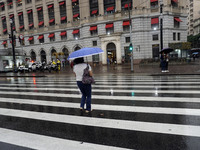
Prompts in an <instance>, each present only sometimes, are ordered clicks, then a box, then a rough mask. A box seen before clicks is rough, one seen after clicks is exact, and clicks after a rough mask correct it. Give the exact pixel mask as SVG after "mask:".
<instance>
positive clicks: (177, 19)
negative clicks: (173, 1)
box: [174, 17, 182, 22]
mask: <svg viewBox="0 0 200 150" xmlns="http://www.w3.org/2000/svg"><path fill="white" fill-rule="evenodd" d="M174 20H176V21H178V22H182V20H181V19H179V18H178V17H174Z"/></svg>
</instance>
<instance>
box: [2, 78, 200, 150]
mask: <svg viewBox="0 0 200 150" xmlns="http://www.w3.org/2000/svg"><path fill="white" fill-rule="evenodd" d="M96 81H97V84H95V85H92V88H93V89H92V109H94V110H93V111H92V113H91V114H90V115H88V114H86V113H83V114H82V113H81V112H80V110H79V107H80V99H81V94H80V92H79V89H78V88H77V85H76V82H75V79H74V77H65V78H63V77H56V78H55V77H48V78H23V79H22V78H21V79H13V78H9V79H5V81H2V80H1V83H0V122H3V123H2V124H0V142H3V143H7V144H11V145H16V146H19V147H25V148H32V149H48V150H51V149H52V150H56V149H63V150H65V149H66V147H67V149H72V150H73V149H74V150H77V149H85V150H90V149H95V150H96V149H97V150H98V149H99V150H100V149H110V150H111V149H148V147H151V149H155V150H156V149H163V146H164V145H162V144H158V145H154V144H152V143H149V141H151V140H152V141H154V140H155V141H159V142H158V143H163V142H166V143H168V144H169V145H170V144H172V143H170V142H172V141H175V140H176V146H177V147H176V146H175V147H169V148H166V147H165V148H166V149H178V148H180V147H181V146H182V145H183V144H182V143H183V142H186V141H190V142H189V143H186V144H187V147H188V148H189V149H193V148H194V147H195V148H196V149H198V148H200V144H199V142H196V140H197V139H199V138H200V127H199V124H200V77H199V76H193V78H191V76H184V77H183V76H176V77H174V76H169V77H167V76H165V77H151V76H120V75H118V76H117V75H116V76H114V77H108V76H105V75H104V76H97V77H96ZM139 139H143V140H142V141H141V140H139ZM183 139H186V140H183ZM22 141H24V142H22ZM191 142H193V143H194V144H193V145H191ZM58 143H59V144H58ZM151 144H152V145H151ZM0 146H1V144H0Z"/></svg>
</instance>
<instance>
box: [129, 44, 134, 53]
mask: <svg viewBox="0 0 200 150" xmlns="http://www.w3.org/2000/svg"><path fill="white" fill-rule="evenodd" d="M129 50H130V51H133V45H132V43H130V45H129Z"/></svg>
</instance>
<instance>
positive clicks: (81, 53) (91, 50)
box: [67, 47, 103, 60]
mask: <svg viewBox="0 0 200 150" xmlns="http://www.w3.org/2000/svg"><path fill="white" fill-rule="evenodd" d="M100 53H103V50H102V49H100V48H97V47H85V48H82V49H79V50H77V51H74V52H72V53H71V54H70V55H69V57H68V58H67V59H68V60H72V59H75V58H80V57H86V56H92V55H97V54H100Z"/></svg>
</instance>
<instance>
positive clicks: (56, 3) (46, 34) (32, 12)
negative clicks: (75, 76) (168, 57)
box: [0, 0, 187, 64]
mask: <svg viewBox="0 0 200 150" xmlns="http://www.w3.org/2000/svg"><path fill="white" fill-rule="evenodd" d="M186 1H187V0H163V13H162V15H161V14H160V4H161V2H162V0H161V1H160V0H109V1H108V0H5V1H2V2H0V17H1V19H0V34H1V36H0V42H1V43H2V44H0V49H3V48H4V49H6V48H10V47H11V43H10V39H9V33H10V31H11V28H12V30H15V35H16V41H15V45H16V48H21V49H22V52H23V54H26V55H27V56H30V57H31V58H32V59H33V60H35V61H43V60H45V61H47V62H49V61H51V60H52V59H54V58H55V57H54V56H53V54H54V53H55V52H57V53H60V52H63V53H64V56H62V58H67V57H68V55H69V54H70V53H71V52H73V51H75V50H78V49H80V48H83V47H100V48H102V49H103V50H104V53H103V54H100V55H99V56H98V55H97V56H93V57H89V58H88V60H89V61H90V62H97V63H103V64H107V63H108V58H109V61H110V62H114V61H115V62H116V63H118V64H120V63H121V62H122V60H124V61H125V62H129V61H130V54H131V53H130V51H129V44H130V42H131V43H132V44H133V47H134V48H133V58H134V62H135V63H136V62H139V61H140V60H141V59H146V58H156V59H157V58H159V51H160V20H159V19H160V18H161V17H162V19H163V47H168V44H169V43H173V42H174V43H175V42H185V41H186V40H187V9H186ZM129 10H130V18H131V19H130V20H131V22H130V21H129ZM10 19H12V27H11V23H10ZM130 23H131V25H132V30H131V32H130V28H129V27H130ZM20 37H21V38H20Z"/></svg>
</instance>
